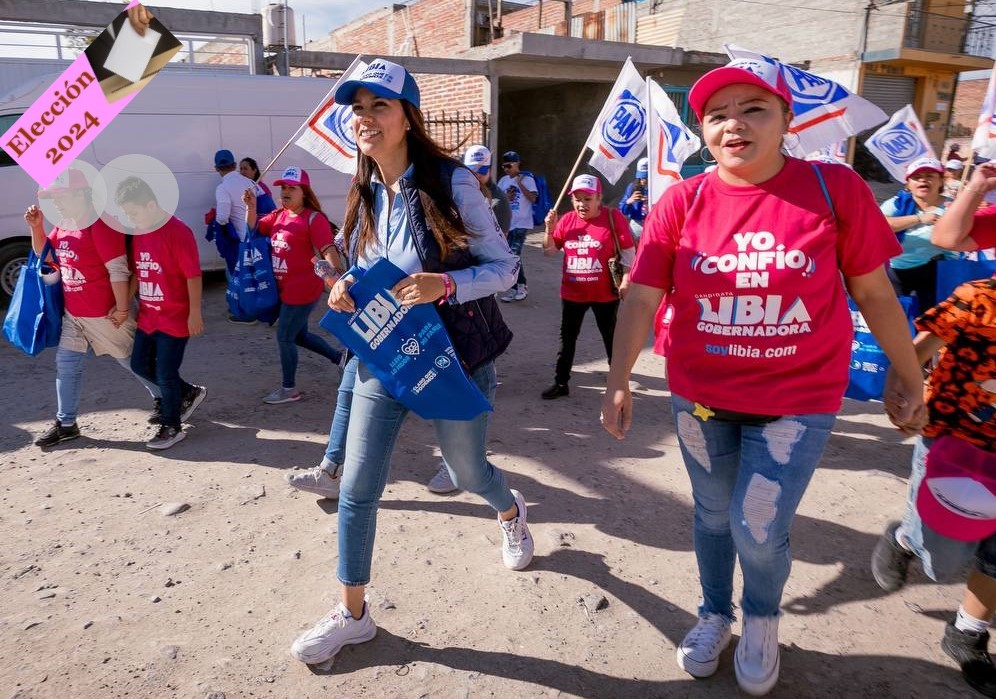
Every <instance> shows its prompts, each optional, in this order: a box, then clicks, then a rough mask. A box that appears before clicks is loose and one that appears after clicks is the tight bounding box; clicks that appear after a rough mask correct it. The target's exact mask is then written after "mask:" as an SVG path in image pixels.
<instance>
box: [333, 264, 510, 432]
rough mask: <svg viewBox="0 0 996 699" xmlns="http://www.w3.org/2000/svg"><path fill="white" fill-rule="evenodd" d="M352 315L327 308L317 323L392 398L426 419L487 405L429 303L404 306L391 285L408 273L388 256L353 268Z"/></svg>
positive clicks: (461, 415) (460, 416) (472, 413)
mask: <svg viewBox="0 0 996 699" xmlns="http://www.w3.org/2000/svg"><path fill="white" fill-rule="evenodd" d="M349 274H352V275H353V276H354V277H357V281H356V283H354V284H353V285H352V286H351V287H349V293H350V295H351V296H352V297H353V301H354V303H355V304H356V309H357V310H356V311H355V312H354V313H340V312H338V311H329V312H328V313H326V314H325V316H324V317H323V318H322V320H321V326H322V327H323V328H325V329H326V330H328V331H329V332H330V333H332V334H333V335H335V336H336V337H337V338H338V339H339V341H340V342H341V343H342V344H343V345H345V346H346V347H348V348H349V349H350V350H352V351H353V353H354V354H355V355H356V356H357V357H358V358H359V360H360V361H361V362H363V364H364V365H365V366H366V367H367V368H368V369H369V370H370V371H371V372H372V373H373V375H374V376H376V377H377V379H378V380H379V381H380V382H381V383H382V384H384V388H385V389H387V391H388V393H390V394H391V395H392V396H393V397H394V398H395V400H397V401H399V402H400V403H402V404H403V405H404V406H405V407H407V408H408V409H409V410H411V411H412V412H413V413H415V414H416V415H418V416H419V417H422V418H424V419H426V420H472V419H474V418H475V417H477V416H478V415H480V414H481V413H482V412H484V411H485V410H491V404H490V403H489V402H488V399H487V398H485V397H484V394H483V393H481V389H479V388H478V387H477V384H475V383H474V382H473V381H471V380H470V379H469V378H468V377H467V374H466V373H464V370H463V366H462V365H461V364H460V360H459V358H458V357H457V354H456V350H455V349H454V348H453V343H452V342H450V338H449V336H448V335H447V334H446V328H445V327H444V326H443V322H442V321H441V320H440V319H439V313H437V312H436V309H435V307H434V306H433V305H432V304H431V303H423V304H418V305H416V306H402V305H401V304H399V303H398V302H397V301H396V300H395V298H394V296H393V295H392V294H391V291H390V290H391V288H392V287H393V286H394V285H395V284H396V283H397V282H399V281H400V280H402V279H404V278H405V277H407V276H408V275H407V274H405V273H404V272H403V271H401V270H400V269H398V268H397V267H396V266H395V265H393V264H391V263H390V262H388V261H387V260H378V261H377V262H376V263H375V264H374V265H373V266H372V267H371V268H370V269H369V270H366V271H364V270H361V269H359V268H357V267H354V268H353V269H351V270H350V271H349Z"/></svg>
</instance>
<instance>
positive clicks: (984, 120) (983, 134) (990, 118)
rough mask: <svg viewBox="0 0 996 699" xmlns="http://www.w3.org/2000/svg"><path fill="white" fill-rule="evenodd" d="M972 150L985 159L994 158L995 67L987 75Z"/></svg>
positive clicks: (995, 135)
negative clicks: (984, 94)
mask: <svg viewBox="0 0 996 699" xmlns="http://www.w3.org/2000/svg"><path fill="white" fill-rule="evenodd" d="M972 150H974V151H976V152H977V153H979V154H980V155H982V156H983V157H986V158H992V157H994V156H996V66H994V67H993V71H992V73H990V74H989V84H988V85H986V97H985V99H984V100H983V101H982V111H981V112H979V125H978V126H977V127H976V128H975V133H974V134H973V136H972Z"/></svg>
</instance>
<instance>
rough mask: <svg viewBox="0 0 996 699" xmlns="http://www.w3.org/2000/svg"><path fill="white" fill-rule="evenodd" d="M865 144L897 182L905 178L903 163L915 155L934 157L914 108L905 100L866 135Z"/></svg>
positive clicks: (915, 157)
mask: <svg viewBox="0 0 996 699" xmlns="http://www.w3.org/2000/svg"><path fill="white" fill-rule="evenodd" d="M865 148H867V149H868V150H869V151H871V154H872V155H874V156H875V157H876V158H878V161H879V162H880V163H882V165H884V166H885V169H886V170H888V171H889V174H890V175H892V176H893V177H895V178H896V179H897V180H899V181H900V182H905V181H906V166H907V165H909V164H910V163H912V162H913V161H914V160H916V159H917V158H937V155H936V154H935V153H934V147H933V146H931V145H930V141H928V140H927V135H926V134H925V133H924V130H923V126H921V125H920V120H919V119H917V117H916V112H914V111H913V107H911V106H910V105H908V104H907V105H906V106H905V107H903V108H902V109H900V110H899V111H898V112H896V113H895V114H893V115H892V118H891V119H889V121H888V123H886V124H885V126H883V127H882V128H880V129H879V130H878V131H876V132H875V133H873V134H872V135H871V136H869V137H868V140H867V141H865Z"/></svg>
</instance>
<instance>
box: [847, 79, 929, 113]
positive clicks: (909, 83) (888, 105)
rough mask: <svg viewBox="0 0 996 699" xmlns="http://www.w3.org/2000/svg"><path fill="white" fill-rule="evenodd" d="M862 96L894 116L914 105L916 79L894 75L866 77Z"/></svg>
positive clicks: (862, 87)
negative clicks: (907, 106) (895, 113)
mask: <svg viewBox="0 0 996 699" xmlns="http://www.w3.org/2000/svg"><path fill="white" fill-rule="evenodd" d="M861 96H862V97H864V98H865V99H866V100H868V101H869V102H871V103H872V104H875V105H877V106H879V107H881V108H882V111H883V112H885V113H886V114H889V115H892V114H893V113H894V112H897V111H899V110H900V109H902V108H903V107H905V106H906V105H907V104H913V100H914V98H915V97H916V78H904V77H898V76H894V75H868V74H866V75H865V80H864V83H863V84H862V86H861Z"/></svg>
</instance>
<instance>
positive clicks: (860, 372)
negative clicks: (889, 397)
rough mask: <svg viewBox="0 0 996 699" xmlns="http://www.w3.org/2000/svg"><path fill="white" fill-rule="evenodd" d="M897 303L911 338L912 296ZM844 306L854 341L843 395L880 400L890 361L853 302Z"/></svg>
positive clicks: (913, 313)
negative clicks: (849, 314) (901, 310)
mask: <svg viewBox="0 0 996 699" xmlns="http://www.w3.org/2000/svg"><path fill="white" fill-rule="evenodd" d="M899 303H900V305H901V306H902V307H903V311H904V312H905V313H906V319H907V321H908V322H909V326H910V335H911V336H912V335H913V332H914V326H913V319H914V316H915V311H914V309H915V308H916V301H915V300H914V299H913V297H912V296H900V297H899ZM847 306H848V308H849V309H850V311H851V321H852V322H853V323H854V341H853V342H852V343H851V368H850V380H849V382H848V384H847V390H846V391H845V392H844V395H845V396H847V397H848V398H853V399H854V400H882V394H883V393H884V392H885V374H886V372H887V371H888V370H889V365H890V362H889V358H888V357H887V356H886V355H885V351H883V350H882V348H881V346H879V344H878V340H876V339H875V336H874V335H872V334H871V331H870V330H869V329H868V326H867V325H866V324H865V319H864V317H862V315H861V311H860V310H858V306H857V304H856V303H854V300H853V299H851V298H850V297H848V299H847Z"/></svg>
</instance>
